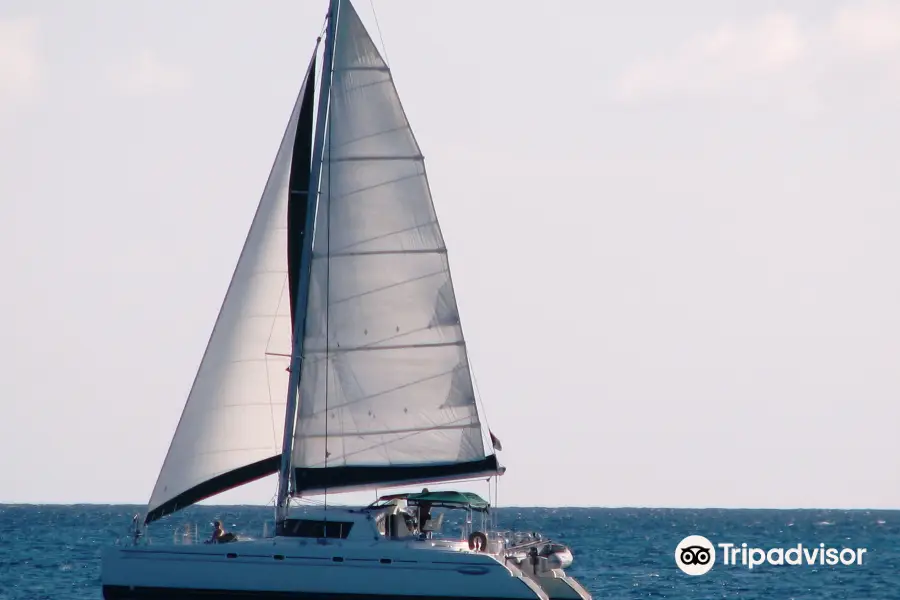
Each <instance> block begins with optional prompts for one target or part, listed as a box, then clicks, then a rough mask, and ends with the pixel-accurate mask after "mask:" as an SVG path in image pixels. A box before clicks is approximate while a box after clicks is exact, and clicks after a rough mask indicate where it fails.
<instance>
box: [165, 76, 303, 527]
mask: <svg viewBox="0 0 900 600" xmlns="http://www.w3.org/2000/svg"><path fill="white" fill-rule="evenodd" d="M305 94H306V83H304V89H303V90H301V92H300V94H299V96H298V98H297V103H296V105H295V106H294V109H293V112H292V114H291V118H290V121H289V123H288V126H287V130H286V132H285V134H284V137H283V139H282V142H281V146H280V147H279V149H278V154H277V155H276V158H275V163H274V165H273V167H272V171H271V173H270V175H269V179H268V182H267V183H266V187H265V190H264V192H263V195H262V198H261V200H260V203H259V206H258V208H257V212H256V215H255V217H254V219H253V223H252V224H251V226H250V232H249V234H248V236H247V239H246V241H245V245H244V249H243V251H242V253H241V256H240V259H239V261H238V264H237V267H236V269H235V272H234V275H233V277H232V280H231V284H230V286H229V288H228V292H227V294H226V296H225V300H224V303H223V304H222V307H221V309H220V312H219V316H218V319H217V321H216V324H215V327H214V329H213V332H212V335H211V337H210V339H209V342H208V345H207V348H206V352H205V354H204V356H203V360H202V362H201V364H200V367H199V370H198V372H197V376H196V379H195V380H194V385H193V387H192V388H191V392H190V395H189V397H188V399H187V403H186V405H185V408H184V412H183V414H182V417H181V421H180V422H179V424H178V428H177V430H176V432H175V436H174V438H173V440H172V444H171V446H170V448H169V452H168V455H167V456H166V460H165V463H164V464H163V467H162V470H161V472H160V474H159V479H158V481H157V483H156V487H155V488H154V490H153V494H152V496H151V499H150V504H149V507H148V520H151V519H152V518H158V516H161V514H159V513H168V512H172V511H173V510H177V509H178V508H182V507H183V506H184V505H186V504H191V503H193V502H196V501H198V500H200V499H202V498H204V497H206V496H209V495H211V494H214V493H217V492H219V491H223V490H224V489H228V488H229V487H233V486H234V485H239V484H240V483H245V482H246V481H250V480H252V479H255V478H258V477H261V476H264V475H266V474H269V473H271V472H274V470H275V469H276V468H277V464H278V460H279V458H280V454H281V450H282V436H283V432H284V413H285V396H286V390H287V386H288V372H287V368H288V365H289V364H290V353H291V337H292V324H291V307H290V293H289V285H288V249H287V248H288V229H287V228H288V217H287V207H288V182H289V177H290V169H291V160H292V151H293V146H294V141H295V135H296V131H297V124H298V119H299V118H300V114H301V106H302V104H303V99H304V96H305ZM308 168H309V167H308V164H307V165H306V166H305V167H304V169H305V171H304V178H308ZM304 202H305V196H304ZM217 477H218V478H220V479H221V478H225V479H227V478H229V477H231V478H232V479H233V480H234V481H219V482H217V483H212V484H210V481H211V480H215V478H217ZM161 507H162V508H161Z"/></svg>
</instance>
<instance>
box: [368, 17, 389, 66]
mask: <svg viewBox="0 0 900 600" xmlns="http://www.w3.org/2000/svg"><path fill="white" fill-rule="evenodd" d="M369 4H371V5H372V16H373V17H375V29H376V30H377V31H378V39H379V40H380V41H381V49H382V50H383V51H384V64H385V65H386V66H387V67H388V68H391V61H390V60H388V53H387V46H385V45H384V36H383V35H381V25H379V24H378V13H377V12H376V11H375V0H369Z"/></svg>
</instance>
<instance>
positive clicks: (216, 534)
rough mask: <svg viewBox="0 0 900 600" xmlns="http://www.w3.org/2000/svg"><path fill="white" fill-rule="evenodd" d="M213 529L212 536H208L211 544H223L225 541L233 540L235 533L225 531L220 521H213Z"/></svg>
mask: <svg viewBox="0 0 900 600" xmlns="http://www.w3.org/2000/svg"><path fill="white" fill-rule="evenodd" d="M214 525H215V529H213V532H212V537H211V538H210V540H209V541H210V542H211V543H213V544H224V543H225V542H233V541H234V539H235V535H234V534H233V533H227V532H226V531H225V529H224V528H223V527H222V521H216V522H215V523H214Z"/></svg>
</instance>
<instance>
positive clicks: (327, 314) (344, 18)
mask: <svg viewBox="0 0 900 600" xmlns="http://www.w3.org/2000/svg"><path fill="white" fill-rule="evenodd" d="M338 15H339V16H338V21H337V24H336V33H335V45H334V58H333V60H334V69H333V71H332V79H331V87H330V89H329V94H330V104H329V107H328V114H327V119H328V121H327V125H326V127H325V132H326V133H325V136H326V141H325V144H324V149H323V165H322V173H321V180H320V188H319V195H318V200H317V208H316V221H315V229H314V234H313V235H314V240H313V250H312V257H311V258H312V260H311V264H310V286H309V297H308V301H307V313H306V330H305V332H304V337H303V343H302V355H303V362H302V367H301V372H300V393H299V396H300V402H299V407H298V411H297V419H296V422H295V427H294V440H293V445H292V446H293V453H292V465H293V467H294V479H295V489H294V493H295V494H297V495H304V494H310V493H316V490H325V489H329V490H332V491H340V490H347V489H351V488H353V489H355V488H357V487H360V486H366V485H387V484H390V483H397V484H400V483H404V482H421V481H426V482H427V481H437V480H443V479H445V478H448V477H450V478H453V479H458V478H460V477H464V476H467V475H470V474H481V473H496V472H497V471H498V465H497V461H496V457H495V456H494V455H493V454H490V453H488V451H487V450H486V448H485V444H484V440H483V435H482V424H481V421H480V419H479V414H478V410H477V408H476V402H475V393H474V389H473V385H472V380H471V374H470V372H469V366H468V358H467V353H466V345H465V339H464V337H463V334H462V328H461V325H460V320H459V315H458V309H457V304H456V298H455V294H454V291H453V285H452V282H451V279H450V267H449V263H448V260H447V251H446V246H445V244H444V239H443V236H442V234H441V230H440V226H439V225H438V221H437V216H436V214H435V212H434V206H433V202H432V198H431V191H430V189H429V186H428V181H427V176H426V172H425V166H424V161H423V157H422V152H421V150H420V148H419V146H418V143H417V142H416V139H415V136H414V135H413V132H412V129H411V127H410V125H409V122H408V120H407V117H406V114H405V112H404V111H403V108H402V106H401V104H400V99H399V96H398V94H397V90H396V88H395V86H394V82H393V78H392V76H391V72H390V69H389V68H388V67H387V65H386V64H385V63H384V61H383V59H382V58H381V56H380V54H379V53H378V51H377V49H376V48H375V45H374V43H373V42H372V39H371V37H370V36H369V34H368V33H367V32H366V30H365V28H364V27H363V25H362V22H361V21H360V20H359V16H358V15H357V14H356V12H355V11H354V10H353V8H352V6H351V5H350V3H349V2H348V1H347V0H341V2H340V9H339V12H338Z"/></svg>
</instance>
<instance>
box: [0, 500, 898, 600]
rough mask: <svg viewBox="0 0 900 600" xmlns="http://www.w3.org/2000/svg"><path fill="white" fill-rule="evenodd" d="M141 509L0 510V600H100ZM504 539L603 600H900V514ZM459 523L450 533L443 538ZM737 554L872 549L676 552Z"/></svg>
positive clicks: (709, 521)
mask: <svg viewBox="0 0 900 600" xmlns="http://www.w3.org/2000/svg"><path fill="white" fill-rule="evenodd" d="M141 508H142V507H138V506H96V505H76V506H20V505H0V599H3V600H7V599H9V600H20V599H21V600H47V599H53V600H57V599H58V600H82V599H88V598H90V599H92V600H96V599H98V598H100V597H101V592H100V561H99V556H100V551H101V548H102V547H103V546H105V545H107V544H114V543H116V540H117V539H118V538H120V537H123V536H124V535H125V534H126V532H127V530H128V526H129V525H130V523H131V518H132V516H133V515H134V514H136V513H138V512H139V511H140V510H141ZM495 513H496V516H495V518H496V521H497V525H498V526H499V527H500V528H503V529H513V530H523V531H532V530H537V531H541V532H542V533H543V534H544V535H545V537H546V536H549V537H553V538H557V539H559V540H560V541H562V542H564V543H566V544H568V545H569V546H570V548H571V549H572V552H573V554H574V556H575V562H574V564H573V565H572V566H571V567H570V568H569V569H568V571H569V573H570V574H571V575H572V576H574V577H576V578H577V579H578V580H579V581H581V582H582V584H583V585H585V586H586V587H587V588H588V590H589V591H590V592H591V593H592V594H593V597H594V598H595V600H606V599H637V598H685V599H691V600H702V599H713V598H717V599H718V598H742V599H748V600H750V599H757V598H759V599H772V600H781V599H784V600H789V599H791V600H801V599H802V600H830V599H838V598H840V599H847V600H867V599H873V600H896V599H900V512H898V511H840V510H714V509H711V510H673V509H601V508H505V509H504V508H500V509H497V510H496V511H495ZM271 518H272V511H271V509H264V508H259V507H240V506H237V507H219V506H197V507H192V508H190V509H187V510H185V511H183V512H182V513H179V514H176V515H174V516H172V517H168V518H167V519H164V520H163V521H162V522H160V523H159V524H157V525H155V526H154V527H153V528H151V532H150V533H151V537H152V539H153V540H159V541H168V540H172V539H173V536H174V535H175V533H176V531H178V532H182V531H184V529H185V527H186V526H191V527H197V528H199V530H200V533H201V535H204V536H205V535H206V534H207V533H208V531H209V530H210V522H211V521H212V520H214V519H222V520H223V522H224V523H225V525H226V528H227V529H228V530H230V531H235V532H238V533H245V534H247V535H252V536H259V535H262V534H263V532H264V530H266V529H267V530H268V531H269V532H271V531H272V529H271ZM447 525H449V526H452V522H450V523H448V522H446V521H445V530H447V528H446V526H447ZM691 534H698V535H703V536H705V537H707V538H709V539H710V540H711V541H712V542H713V543H714V544H719V543H726V542H727V543H733V544H735V545H736V546H738V547H740V545H741V544H742V543H747V544H748V546H750V547H760V548H763V549H767V550H768V549H770V548H777V547H784V548H788V547H791V546H794V547H795V546H796V545H797V544H803V545H804V546H805V547H809V548H817V547H819V544H825V546H826V547H837V548H842V547H850V548H866V550H867V552H866V553H865V554H864V555H863V563H862V565H853V566H844V565H840V564H839V565H837V566H827V565H826V566H821V565H817V566H809V565H805V564H803V565H797V566H790V565H784V566H771V565H763V566H758V567H755V568H754V569H752V570H751V569H748V568H747V567H746V566H741V565H738V566H730V565H729V566H726V565H723V564H722V562H721V559H720V558H719V557H717V558H716V564H715V566H714V567H713V568H712V570H711V571H710V572H709V573H707V574H705V575H700V576H694V577H692V576H689V575H686V574H684V573H682V572H681V571H680V570H679V569H678V568H677V567H676V565H675V558H674V557H675V548H676V546H677V545H678V543H679V542H680V541H681V539H682V538H684V537H685V536H687V535H691Z"/></svg>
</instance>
